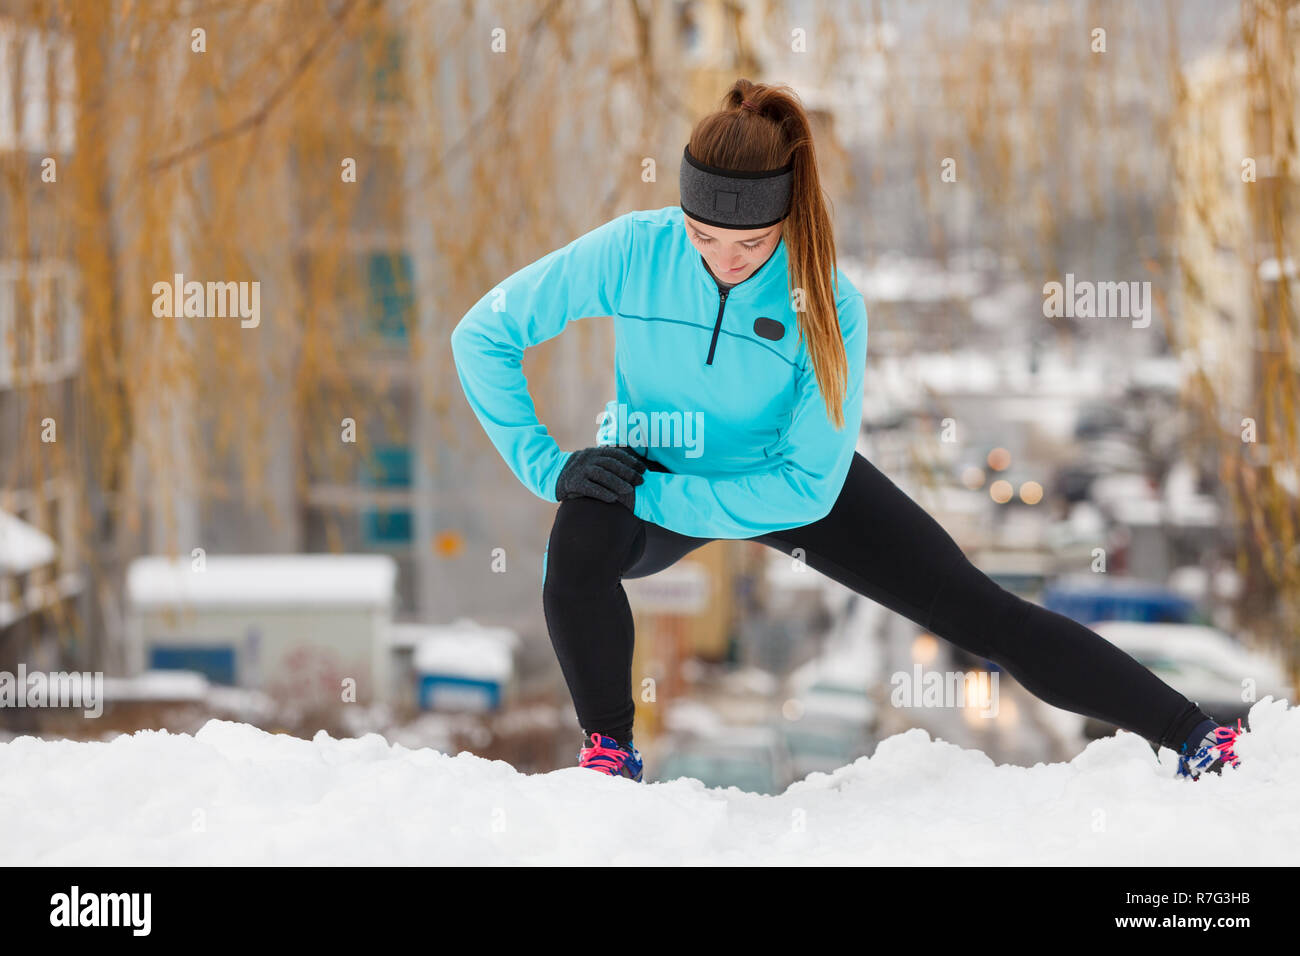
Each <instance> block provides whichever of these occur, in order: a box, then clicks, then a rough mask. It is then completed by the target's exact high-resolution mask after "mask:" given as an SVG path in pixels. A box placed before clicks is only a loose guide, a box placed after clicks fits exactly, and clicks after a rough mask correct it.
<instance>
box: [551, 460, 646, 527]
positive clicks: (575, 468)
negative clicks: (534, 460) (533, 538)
mask: <svg viewBox="0 0 1300 956" xmlns="http://www.w3.org/2000/svg"><path fill="white" fill-rule="evenodd" d="M645 468H646V466H645V462H644V461H642V460H641V459H640V458H639V457H638V456H636V455H634V454H632V452H630V451H628V450H627V449H626V448H620V447H619V446H617V445H594V446H592V447H591V448H584V449H582V450H581V451H576V452H574V453H573V454H572V455H571V456H569V460H568V461H567V462H565V465H564V468H562V469H561V470H560V477H559V478H558V479H557V480H556V482H555V500H556V501H564V500H565V499H566V498H598V499H599V500H601V501H607V502H610V503H613V502H616V501H617V502H618V503H619V504H622V505H624V506H625V507H626V508H627V509H628V510H629V511H630V510H632V506H633V504H635V502H636V486H637V485H639V484H641V483H642V482H643V481H645V478H644V477H643V475H642V473H643V472H644V471H645Z"/></svg>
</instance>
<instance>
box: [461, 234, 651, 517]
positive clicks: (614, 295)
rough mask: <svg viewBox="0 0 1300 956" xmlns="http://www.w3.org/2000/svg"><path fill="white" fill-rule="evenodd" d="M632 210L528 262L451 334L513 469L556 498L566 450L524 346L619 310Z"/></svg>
mask: <svg viewBox="0 0 1300 956" xmlns="http://www.w3.org/2000/svg"><path fill="white" fill-rule="evenodd" d="M631 215H632V214H631V213H627V214H625V215H622V216H619V217H618V218H616V219H612V220H610V221H609V222H607V223H605V224H604V225H602V226H598V227H597V228H595V229H593V230H592V231H590V232H588V233H587V234H586V235H583V236H579V237H578V238H577V239H574V240H573V241H572V242H570V243H569V244H568V245H567V246H564V247H563V248H560V249H557V250H555V251H554V252H551V253H549V254H548V255H545V256H543V257H542V258H540V259H538V260H537V261H536V262H534V263H532V264H531V265H528V266H525V267H524V268H522V269H520V270H519V271H518V272H516V273H515V274H514V275H512V276H510V277H509V278H508V279H506V280H505V281H504V282H502V283H500V284H499V285H498V286H497V287H496V288H495V289H492V290H491V291H490V292H488V293H487V294H486V295H484V296H483V298H481V299H479V300H478V302H476V303H475V304H474V305H473V307H472V308H470V310H469V312H467V313H466V314H465V316H464V317H463V318H462V319H461V320H460V322H459V323H457V325H456V328H455V329H454V330H453V331H452V334H451V350H452V356H453V359H454V361H455V364H456V374H457V376H458V377H459V378H460V384H461V387H462V388H463V389H464V390H465V397H466V398H467V399H468V400H469V405H470V408H472V409H473V410H474V414H475V416H476V417H477V418H478V420H479V422H480V423H481V424H482V425H483V428H484V430H485V431H486V432H487V434H488V438H490V439H491V440H492V444H493V445H495V446H496V449H497V451H498V452H500V453H501V457H502V458H504V459H505V462H506V464H507V465H508V466H509V467H510V470H511V471H513V472H514V473H515V477H517V478H518V479H519V480H520V481H521V482H523V484H524V486H525V487H526V488H528V490H529V491H531V492H532V493H533V494H535V495H537V496H538V497H540V498H542V499H544V500H546V501H550V502H554V501H555V482H556V479H557V478H558V477H559V474H560V469H561V468H563V467H564V464H565V462H566V461H568V459H569V456H570V455H572V454H573V453H572V452H562V451H561V450H560V446H559V445H558V444H557V443H556V441H555V439H554V438H552V437H551V435H550V433H548V432H547V430H546V427H545V426H544V425H542V424H541V422H539V421H538V420H537V410H536V408H535V406H534V405H533V400H532V397H531V396H530V395H529V393H528V382H527V380H526V379H525V377H524V373H523V354H524V349H526V348H528V347H529V346H530V345H537V344H538V343H540V342H545V341H546V340H547V339H551V338H554V337H555V336H557V335H559V334H560V332H562V331H563V330H564V328H565V326H567V325H568V323H569V322H570V321H572V320H574V319H580V318H584V317H587V316H600V315H613V314H614V313H615V312H616V311H617V309H618V300H619V297H620V295H621V293H622V289H623V282H624V277H625V275H626V270H627V263H628V259H629V257H630V255H631V252H632V248H631V246H632V234H631Z"/></svg>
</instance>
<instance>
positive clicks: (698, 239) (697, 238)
mask: <svg viewBox="0 0 1300 956" xmlns="http://www.w3.org/2000/svg"><path fill="white" fill-rule="evenodd" d="M695 241H696V242H701V243H709V242H712V241H713V240H712V239H709V238H705V237H704V236H696V237H695ZM762 244H763V240H762V239H760V240H758V242H755V243H753V244H752V245H750V244H748V243H744V242H742V243H741V245H742V246H744V247H745V248H746V249H751V250H752V249H757V248H758V247H759V246H761V245H762Z"/></svg>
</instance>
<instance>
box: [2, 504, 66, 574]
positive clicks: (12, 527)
mask: <svg viewBox="0 0 1300 956" xmlns="http://www.w3.org/2000/svg"><path fill="white" fill-rule="evenodd" d="M55 551H56V548H55V545H54V541H53V540H51V538H50V537H49V535H47V534H45V532H43V531H41V530H40V529H38V528H33V527H32V526H31V525H29V524H28V523H27V522H26V521H22V520H20V519H18V518H16V517H14V516H13V515H11V514H9V512H7V511H0V574H23V573H25V572H27V571H31V570H32V569H33V568H38V567H40V566H41V565H42V564H49V563H50V562H51V561H53V560H54V555H55Z"/></svg>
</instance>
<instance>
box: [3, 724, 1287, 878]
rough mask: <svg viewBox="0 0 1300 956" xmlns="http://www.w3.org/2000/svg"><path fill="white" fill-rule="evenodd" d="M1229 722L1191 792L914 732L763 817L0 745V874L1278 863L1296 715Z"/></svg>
mask: <svg viewBox="0 0 1300 956" xmlns="http://www.w3.org/2000/svg"><path fill="white" fill-rule="evenodd" d="M1250 723H1251V726H1252V727H1253V728H1254V729H1253V732H1252V733H1250V734H1248V735H1246V736H1244V737H1243V738H1242V739H1241V741H1240V743H1239V746H1238V753H1239V755H1240V756H1241V758H1242V765H1241V767H1240V768H1238V769H1236V770H1233V769H1229V770H1227V771H1225V772H1224V774H1223V775H1222V776H1221V777H1214V776H1208V777H1205V778H1202V779H1201V780H1199V781H1196V782H1190V781H1186V780H1179V779H1175V778H1174V776H1173V772H1174V756H1173V754H1172V753H1171V752H1169V751H1167V750H1166V751H1161V753H1160V755H1159V761H1157V757H1156V756H1155V755H1154V754H1153V753H1152V752H1151V749H1150V747H1149V746H1148V745H1147V744H1146V743H1145V742H1144V741H1143V740H1141V739H1140V738H1139V737H1137V736H1135V735H1133V734H1118V735H1116V736H1115V737H1112V738H1107V739H1104V740H1098V741H1095V742H1093V743H1092V744H1090V745H1089V746H1088V748H1087V749H1086V750H1085V751H1084V752H1083V753H1081V754H1080V755H1079V756H1078V757H1076V758H1075V759H1074V760H1072V761H1070V762H1069V763H1057V764H1039V765H1037V766H1034V767H1031V768H1025V767H1016V766H1009V765H1003V766H997V765H995V764H994V763H993V762H992V761H991V760H989V759H988V758H987V757H986V756H984V755H983V754H982V753H979V752H977V751H972V750H962V749H961V748H959V747H956V746H953V745H951V744H948V743H944V742H942V741H935V740H932V739H930V737H929V735H928V734H926V733H925V732H924V731H922V730H915V729H914V730H910V731H908V732H906V733H903V734H899V735H897V736H895V737H891V738H889V739H888V740H885V741H883V742H882V743H881V744H880V745H879V747H878V749H877V750H876V752H875V754H874V755H872V756H871V757H864V758H862V759H861V760H859V761H857V762H856V763H855V764H853V765H852V766H849V767H845V768H843V769H841V770H839V771H836V772H835V773H834V774H830V775H822V774H819V775H814V776H813V777H810V778H809V779H807V780H805V781H803V782H801V783H798V784H795V785H794V786H792V787H790V789H789V790H787V791H786V792H785V793H784V794H782V795H781V796H777V797H771V796H756V795H752V794H745V793H741V792H739V791H737V790H734V789H733V790H727V791H721V790H707V789H705V788H704V787H703V786H702V785H701V784H699V783H698V782H695V781H691V780H676V781H673V782H670V783H663V784H652V785H638V784H634V783H632V782H631V781H628V780H622V779H610V778H607V777H603V776H601V775H599V774H597V773H595V772H593V771H590V770H583V769H580V768H578V767H569V768H564V769H561V770H557V771H554V772H552V773H547V774H533V775H525V774H520V773H517V772H516V771H515V770H514V769H513V768H512V767H510V766H509V765H508V764H505V763H502V762H500V761H489V760H484V759H481V758H479V757H475V756H472V755H470V754H461V755H458V756H449V755H445V754H440V753H438V752H436V751H433V750H427V749H422V750H409V749H407V748H405V747H403V746H401V745H399V744H391V745H390V744H389V743H388V742H386V741H385V740H384V739H383V738H382V737H380V736H378V735H376V734H371V735H368V736H365V737H360V738H357V739H348V740H334V739H332V738H330V737H328V736H326V735H324V734H320V735H318V736H317V737H316V738H315V739H314V740H310V741H308V740H301V739H298V738H294V737H288V736H282V735H273V734H268V733H265V732H263V731H260V730H257V729H255V728H253V727H250V726H248V725H246V724H236V723H230V722H225V721H216V720H214V721H211V722H210V723H208V724H207V725H206V726H204V727H203V729H202V730H200V731H199V732H198V733H197V734H195V735H194V736H189V735H187V734H179V735H173V734H168V733H166V732H153V731H142V732H140V733H136V734H133V735H130V736H126V735H123V736H121V737H118V738H117V739H115V740H113V741H111V742H106V743H80V742H71V741H42V740H39V739H37V738H33V737H20V738H17V739H14V740H12V741H10V742H8V743H5V744H2V745H0V863H3V864H5V865H11V864H79V865H86V864H89V865H99V864H214V863H215V864H281V863H294V864H325V865H341V864H385V863H394V864H514V863H519V864H540V863H546V864H605V863H612V864H623V865H646V864H747V863H761V864H796V863H811V864H827V863H833V864H927V863H947V864H964V863H976V864H1028V863H1042V864H1049V865H1050V864H1100V863H1106V864H1174V865H1202V866H1203V865H1214V864H1274V865H1277V864H1294V863H1295V862H1296V861H1297V860H1300V710H1297V709H1295V708H1288V707H1287V706H1286V704H1285V703H1284V702H1276V701H1272V700H1271V699H1265V700H1264V701H1262V702H1260V703H1258V704H1256V705H1255V707H1254V708H1253V709H1252V711H1251V714H1250ZM647 757H648V759H649V760H651V761H653V759H654V755H653V753H651V754H647Z"/></svg>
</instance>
